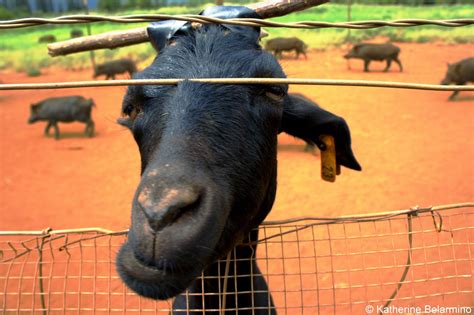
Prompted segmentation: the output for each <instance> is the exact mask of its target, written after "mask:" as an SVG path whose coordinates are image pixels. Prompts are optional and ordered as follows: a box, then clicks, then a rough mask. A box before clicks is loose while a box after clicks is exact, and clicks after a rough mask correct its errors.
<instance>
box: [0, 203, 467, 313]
mask: <svg viewBox="0 0 474 315" xmlns="http://www.w3.org/2000/svg"><path fill="white" fill-rule="evenodd" d="M473 207H474V203H464V204H456V205H446V206H436V207H427V208H419V207H414V208H412V209H407V210H401V211H395V212H385V213H379V214H371V215H357V216H345V217H337V218H299V219H289V220H284V221H273V222H269V223H265V224H262V225H261V226H260V227H259V245H258V250H257V253H256V255H255V256H254V257H253V258H251V259H248V260H241V259H239V260H238V261H235V259H233V257H234V256H232V255H229V256H228V257H230V258H229V259H226V258H224V259H223V260H222V261H221V262H220V264H222V268H220V269H219V272H218V274H216V275H213V276H210V275H205V274H202V275H201V277H200V278H198V281H201V282H203V281H209V280H215V279H221V278H222V277H224V275H225V274H226V272H225V269H228V270H230V273H232V270H234V268H235V266H236V264H237V263H239V264H243V263H247V262H249V263H250V262H251V261H254V262H256V263H257V265H258V266H259V268H260V270H261V272H262V274H263V276H264V277H265V280H266V282H267V283H268V286H269V289H268V290H260V291H258V292H257V291H252V290H253V289H251V290H250V291H242V290H239V288H238V287H236V286H234V282H233V281H232V279H234V280H235V279H236V278H239V277H253V276H254V274H253V273H252V272H250V274H238V275H237V276H233V277H234V278H232V277H230V278H229V279H228V281H230V282H229V286H228V287H227V289H226V290H221V289H220V290H219V292H217V293H216V292H204V293H193V292H185V293H183V295H182V297H183V298H184V299H185V300H186V301H189V300H190V299H196V298H198V299H202V301H205V298H206V297H209V296H211V295H214V296H215V295H216V294H217V295H219V296H227V301H232V299H233V298H234V297H235V296H237V295H240V294H250V293H257V294H261V295H263V296H268V297H269V296H270V294H271V296H272V298H273V301H274V302H275V308H276V311H277V313H278V314H291V315H293V314H296V315H298V314H365V313H366V310H367V309H368V308H367V307H368V306H369V307H373V308H374V309H375V312H374V313H380V312H378V311H377V309H380V308H383V307H395V308H397V309H400V308H403V309H404V310H405V311H404V313H405V314H406V313H421V312H419V311H417V308H421V310H422V311H426V307H427V306H428V307H432V308H437V310H438V313H443V312H442V311H440V309H439V308H440V307H441V308H444V309H445V310H446V309H448V308H449V310H451V312H446V311H445V312H444V313H464V314H467V313H470V312H472V309H471V308H470V306H471V305H472V296H473V294H474V281H473V280H474V278H473V265H474V256H473V251H474V210H473V209H472V208H473ZM94 230H95V229H82V230H75V231H74V232H73V231H72V230H51V229H45V230H44V231H34V232H35V233H42V234H40V235H37V234H35V235H26V234H23V235H19V234H17V233H16V232H14V233H13V234H10V235H8V234H6V233H5V232H4V233H2V234H0V312H3V313H7V314H8V313H21V312H23V313H28V314H30V313H31V314H46V313H51V314H55V313H61V314H69V313H80V314H112V313H113V314H117V313H122V314H123V313H126V314H151V313H154V314H168V313H169V311H170V310H171V308H172V300H167V301H153V300H149V299H144V298H141V297H139V296H137V295H136V294H135V293H133V292H132V291H130V290H129V289H127V288H126V287H125V286H124V284H123V283H122V281H121V280H120V278H119V276H118V275H117V273H116V271H115V255H116V252H117V251H118V249H119V247H120V246H121V244H122V243H123V242H124V241H125V240H126V235H125V234H124V232H125V231H118V232H112V231H107V230H97V231H94ZM24 232H26V231H24ZM104 232H105V233H104ZM241 246H245V244H242V245H241ZM226 264H230V265H228V266H229V267H230V268H224V266H225V265H226ZM231 284H232V285H231ZM203 287H204V286H203ZM182 305H183V304H182ZM184 305H189V304H186V303H185V304H184ZM224 308H225V310H226V311H235V310H237V309H236V308H235V306H232V305H230V306H228V304H226V306H225V307H224ZM257 309H258V308H257V307H254V308H253V309H252V311H256V310H257ZM204 310H205V311H212V309H206V308H205V307H203V308H194V309H190V308H188V309H182V310H181V311H183V312H185V313H186V312H191V311H196V312H203V311H204ZM410 310H411V311H410ZM456 310H457V312H455V311H456ZM214 311H216V312H217V311H219V310H217V309H215V310H214ZM238 311H242V312H246V311H250V309H249V310H243V309H240V308H238ZM265 311H267V310H265ZM432 312H433V311H431V312H428V313H432Z"/></svg>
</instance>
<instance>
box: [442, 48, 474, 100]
mask: <svg viewBox="0 0 474 315" xmlns="http://www.w3.org/2000/svg"><path fill="white" fill-rule="evenodd" d="M468 82H473V83H474V57H471V58H466V59H463V60H460V61H458V62H455V63H453V64H449V63H448V70H447V71H446V75H445V77H444V79H443V81H441V84H443V85H449V84H456V85H465V84H466V83H468ZM458 94H459V91H454V92H453V94H451V96H450V97H449V100H450V101H451V100H453V99H454V98H455V97H456V95H458Z"/></svg>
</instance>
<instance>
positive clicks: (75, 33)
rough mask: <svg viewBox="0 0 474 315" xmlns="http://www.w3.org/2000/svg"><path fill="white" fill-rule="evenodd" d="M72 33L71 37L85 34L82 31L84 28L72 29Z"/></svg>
mask: <svg viewBox="0 0 474 315" xmlns="http://www.w3.org/2000/svg"><path fill="white" fill-rule="evenodd" d="M70 35H71V38H77V37H82V36H84V33H83V32H82V30H80V29H77V28H75V29H72V30H71V33H70Z"/></svg>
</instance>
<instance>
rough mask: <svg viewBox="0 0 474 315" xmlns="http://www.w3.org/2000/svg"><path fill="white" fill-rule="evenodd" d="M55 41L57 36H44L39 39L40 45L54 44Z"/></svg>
mask: <svg viewBox="0 0 474 315" xmlns="http://www.w3.org/2000/svg"><path fill="white" fill-rule="evenodd" d="M55 41H56V36H54V35H51V34H47V35H43V36H40V38H38V43H54V42H55Z"/></svg>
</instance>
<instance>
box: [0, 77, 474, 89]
mask: <svg viewBox="0 0 474 315" xmlns="http://www.w3.org/2000/svg"><path fill="white" fill-rule="evenodd" d="M184 81H187V82H198V83H209V84H240V85H242V84H244V85H253V84H266V85H268V84H296V85H331V86H352V87H378V88H393V89H411V90H429V91H474V86H473V85H436V84H421V83H405V82H389V81H366V80H331V79H297V78H294V79H293V78H286V79H276V78H199V79H145V80H113V81H109V80H101V81H75V82H52V83H15V84H0V91H7V90H50V89H69V88H86V87H101V86H127V85H177V84H179V83H181V82H184Z"/></svg>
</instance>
